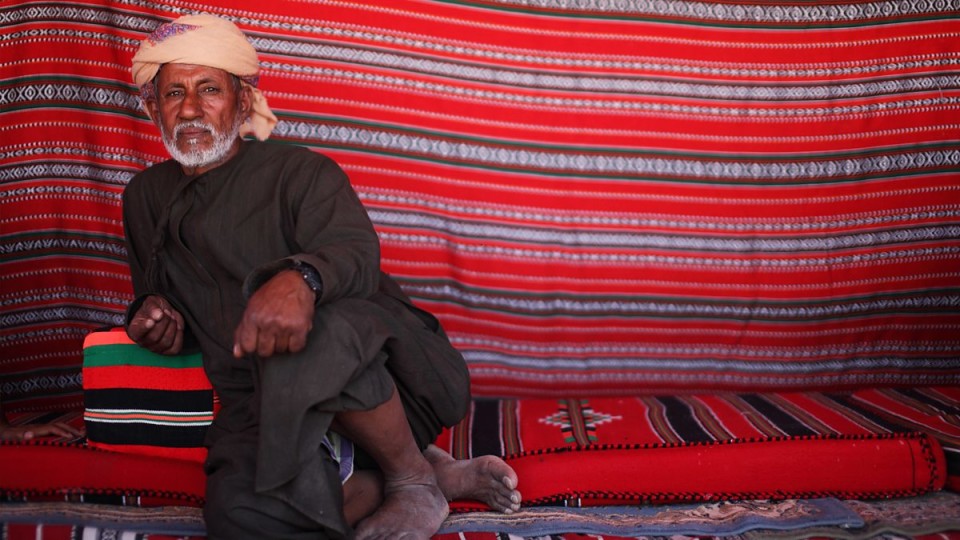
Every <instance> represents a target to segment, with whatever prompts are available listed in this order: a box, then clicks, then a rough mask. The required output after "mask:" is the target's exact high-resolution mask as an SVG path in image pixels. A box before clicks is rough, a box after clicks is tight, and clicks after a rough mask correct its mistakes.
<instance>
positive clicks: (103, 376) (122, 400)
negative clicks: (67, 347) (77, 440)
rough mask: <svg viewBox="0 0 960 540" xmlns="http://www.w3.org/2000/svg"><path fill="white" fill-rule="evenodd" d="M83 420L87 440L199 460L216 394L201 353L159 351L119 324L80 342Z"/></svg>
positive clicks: (109, 447)
mask: <svg viewBox="0 0 960 540" xmlns="http://www.w3.org/2000/svg"><path fill="white" fill-rule="evenodd" d="M83 394H84V409H85V410H84V415H83V418H84V422H85V423H86V427H87V439H88V442H89V444H90V446H92V447H95V448H100V449H104V450H112V451H118V452H131V453H137V454H145V455H154V456H162V457H171V458H178V459H187V460H191V461H203V460H204V459H205V458H206V449H205V448H204V447H203V439H204V436H205V434H206V430H207V427H208V426H209V425H210V423H211V422H212V421H213V416H214V411H215V397H214V392H213V388H212V387H211V385H210V381H209V380H208V379H207V377H206V374H205V373H204V371H203V362H202V360H201V357H200V354H199V353H195V354H186V355H174V356H168V355H161V354H156V353H153V352H151V351H149V350H147V349H144V348H142V347H140V346H138V345H137V344H135V343H133V342H132V341H131V340H130V338H129V337H127V334H126V333H125V332H123V330H122V329H117V330H111V331H104V332H93V333H91V334H89V335H88V336H87V337H86V339H85V340H84V344H83Z"/></svg>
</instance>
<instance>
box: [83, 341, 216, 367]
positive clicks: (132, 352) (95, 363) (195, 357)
mask: <svg viewBox="0 0 960 540" xmlns="http://www.w3.org/2000/svg"><path fill="white" fill-rule="evenodd" d="M83 365H84V367H106V366H149V367H166V368H199V367H203V359H202V357H201V356H200V353H196V354H191V355H176V356H166V355H162V354H157V353H155V352H151V351H149V350H147V349H144V348H143V347H140V346H138V345H97V346H95V347H87V348H86V349H84V352H83Z"/></svg>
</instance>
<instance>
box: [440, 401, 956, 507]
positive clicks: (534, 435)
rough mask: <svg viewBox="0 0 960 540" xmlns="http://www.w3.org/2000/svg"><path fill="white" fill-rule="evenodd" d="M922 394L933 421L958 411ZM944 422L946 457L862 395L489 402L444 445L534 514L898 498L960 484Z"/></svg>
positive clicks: (949, 424) (949, 419)
mask: <svg viewBox="0 0 960 540" xmlns="http://www.w3.org/2000/svg"><path fill="white" fill-rule="evenodd" d="M903 392H906V393H907V394H908V395H909V394H911V393H913V392H914V391H913V390H910V391H903ZM922 392H923V393H924V394H923V395H925V396H927V400H926V401H927V403H928V412H929V411H931V410H935V409H936V408H937V407H941V408H947V409H949V407H952V406H955V404H956V403H958V401H955V400H956V399H958V398H960V396H956V395H954V391H953V389H952V388H943V389H926V390H923V391H922ZM864 394H865V395H868V396H873V397H877V396H886V398H887V399H888V400H895V401H896V398H897V396H898V395H899V394H898V391H892V390H891V391H873V392H864ZM874 394H876V395H874ZM935 398H936V399H935ZM938 400H939V401H938ZM896 403H900V404H902V405H901V406H902V407H907V406H909V405H911V404H910V402H909V401H908V400H899V401H896ZM931 404H938V405H931ZM901 414H903V415H904V416H908V415H907V414H906V413H901ZM919 414H920V413H919V412H918V413H916V414H915V415H914V416H918V415H919ZM942 418H943V419H941V420H940V422H939V424H940V425H939V426H938V429H939V430H940V431H939V432H937V434H938V435H939V436H941V437H942V438H943V440H944V441H945V444H941V439H939V438H938V437H934V436H932V435H931V434H929V433H926V432H923V431H919V430H920V429H926V427H927V426H926V425H925V424H923V423H922V422H920V421H916V422H913V423H911V424H909V425H904V424H899V423H894V422H891V421H888V420H886V419H884V418H882V417H881V415H880V413H878V412H876V410H875V409H873V408H872V406H871V405H870V404H869V402H867V401H865V398H863V397H861V396H860V395H859V394H833V395H830V394H823V393H783V394H710V395H699V396H694V395H690V396H664V397H637V398H594V399H569V400H563V399H561V400H549V399H521V400H489V401H476V402H475V403H474V406H473V408H472V411H471V413H470V414H469V415H468V417H467V418H465V419H464V420H463V421H462V422H461V423H460V424H459V425H458V426H456V427H454V428H453V429H451V430H448V431H446V432H444V433H443V434H442V435H441V437H440V438H439V439H438V441H437V444H438V445H439V446H441V447H442V448H445V449H447V450H448V451H450V452H451V453H452V454H453V455H454V456H455V457H458V458H467V457H476V456H479V455H500V456H505V457H506V459H507V461H508V462H509V463H510V464H511V465H512V466H513V467H514V468H515V469H516V470H517V472H518V474H519V475H520V479H521V480H520V481H521V486H522V488H521V490H522V492H523V495H524V499H525V501H526V502H527V503H528V504H530V503H532V504H537V503H551V504H556V503H560V504H571V503H572V504H581V505H592V504H618V503H622V502H629V503H633V502H676V501H712V500H725V499H743V498H784V497H816V496H828V495H829V496H835V497H840V498H861V497H890V496H905V495H911V494H917V493H922V492H925V491H931V490H938V489H941V488H942V487H944V485H946V483H947V480H948V476H950V478H949V480H950V481H951V485H952V486H955V485H956V484H955V483H956V480H957V477H956V470H955V466H956V463H955V462H954V458H955V456H956V453H955V452H956V448H957V447H956V446H955V445H954V446H952V447H949V448H948V450H950V451H949V452H947V455H948V456H950V459H951V467H950V469H951V471H950V473H948V468H947V463H946V458H945V455H944V451H943V447H944V446H946V445H947V444H951V445H953V444H954V443H955V442H956V441H957V440H958V436H960V423H958V422H957V419H958V418H960V417H958V416H956V415H953V416H944V417H942ZM951 475H952V476H951ZM459 507H460V508H463V509H475V508H482V506H479V507H478V506H472V505H471V504H469V503H463V504H461V505H460V506H459Z"/></svg>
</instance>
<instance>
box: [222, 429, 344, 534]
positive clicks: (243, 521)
mask: <svg viewBox="0 0 960 540" xmlns="http://www.w3.org/2000/svg"><path fill="white" fill-rule="evenodd" d="M244 439H246V437H242V436H241V437H231V440H230V442H229V444H228V446H227V447H224V448H220V447H215V448H213V449H212V451H211V453H212V454H213V455H214V462H215V466H214V467H213V468H212V469H211V470H209V471H208V477H207V493H206V503H205V504H204V509H203V513H204V520H205V521H206V524H207V535H208V536H209V538H210V539H211V540H262V539H264V538H286V539H300V538H302V539H303V540H318V539H324V538H345V537H346V534H347V531H346V530H345V531H342V532H337V531H333V530H329V529H325V528H324V527H323V526H321V525H319V524H317V523H316V522H314V521H313V520H310V519H308V518H307V517H306V516H304V515H303V514H301V513H300V512H297V511H296V510H295V509H293V508H292V507H290V506H289V505H288V504H285V503H284V502H282V501H280V500H278V499H276V498H274V497H270V496H265V495H260V494H257V493H255V491H254V485H253V483H254V476H253V473H254V468H255V461H256V446H255V444H254V443H255V439H254V440H249V441H247V440H244ZM329 469H330V470H329V476H330V477H331V482H330V483H331V485H333V486H334V488H336V487H337V486H336V482H337V475H336V469H335V464H333V463H332V462H331V463H330V465H329Z"/></svg>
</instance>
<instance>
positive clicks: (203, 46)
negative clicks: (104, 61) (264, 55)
mask: <svg viewBox="0 0 960 540" xmlns="http://www.w3.org/2000/svg"><path fill="white" fill-rule="evenodd" d="M163 64H195V65H198V66H207V67H212V68H217V69H222V70H224V71H226V72H227V73H232V74H233V75H236V76H237V77H239V78H240V80H241V81H242V84H243V85H245V86H248V87H249V88H250V93H251V95H252V97H253V110H252V111H251V113H250V118H249V119H247V121H246V122H244V124H243V126H242V127H241V128H240V134H241V135H247V134H251V133H252V134H253V135H254V136H255V137H256V138H258V139H260V140H261V141H262V140H265V139H266V138H267V137H269V136H270V132H271V131H273V127H274V126H275V125H276V124H277V117H276V116H274V114H273V111H271V110H270V107H268V106H267V98H265V97H263V93H261V92H260V90H259V89H258V88H257V87H256V85H257V78H258V76H259V74H260V61H259V59H258V58H257V51H256V49H254V48H253V45H251V44H250V42H249V41H247V37H246V36H245V35H243V32H241V31H240V29H239V28H237V26H236V25H234V24H233V23H232V22H230V21H228V20H226V19H221V18H220V17H215V16H213V15H185V16H183V17H180V18H179V19H177V20H175V21H173V22H169V23H165V24H161V25H160V26H159V27H157V29H156V30H154V32H153V33H152V34H150V35H149V36H147V38H146V39H144V40H143V41H142V42H141V43H140V49H139V50H138V51H137V54H135V55H134V56H133V81H134V82H135V83H136V84H137V86H140V87H141V88H143V87H144V85H147V84H150V83H151V82H152V81H153V78H154V77H156V76H157V72H158V71H159V70H160V66H162V65H163ZM147 114H149V112H148V113H147Z"/></svg>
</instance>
